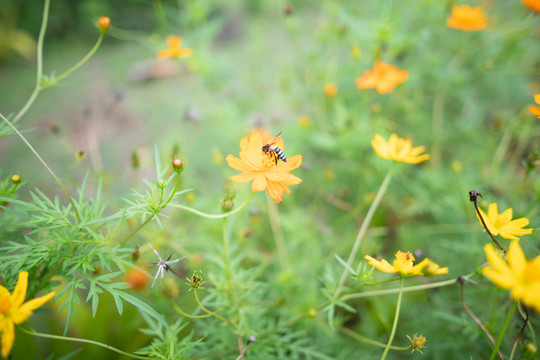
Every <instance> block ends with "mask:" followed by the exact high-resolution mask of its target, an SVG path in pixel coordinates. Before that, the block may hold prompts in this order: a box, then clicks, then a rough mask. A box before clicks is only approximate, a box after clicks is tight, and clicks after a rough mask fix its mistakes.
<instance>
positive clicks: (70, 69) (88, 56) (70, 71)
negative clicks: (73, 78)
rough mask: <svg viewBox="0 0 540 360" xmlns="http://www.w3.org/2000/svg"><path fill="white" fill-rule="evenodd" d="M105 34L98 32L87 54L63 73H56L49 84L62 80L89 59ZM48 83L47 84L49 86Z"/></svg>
mask: <svg viewBox="0 0 540 360" xmlns="http://www.w3.org/2000/svg"><path fill="white" fill-rule="evenodd" d="M104 36H105V34H104V33H100V34H99V38H98V39H97V41H96V44H95V45H94V47H93V48H92V49H91V50H90V51H89V52H88V54H86V56H85V57H83V58H82V59H81V60H80V61H79V62H78V63H76V64H75V65H73V66H72V67H71V68H69V69H68V70H66V71H65V72H64V73H62V74H60V75H58V76H57V77H56V78H55V79H54V83H53V84H51V85H54V84H56V83H58V82H60V81H62V80H63V79H65V78H66V77H68V76H69V75H71V73H73V72H74V71H75V70H77V69H78V68H80V67H81V66H83V65H84V63H85V62H87V61H88V59H90V58H91V57H92V55H94V53H95V52H96V51H97V49H98V48H99V45H101V42H102V41H103V37H104ZM51 85H49V86H51Z"/></svg>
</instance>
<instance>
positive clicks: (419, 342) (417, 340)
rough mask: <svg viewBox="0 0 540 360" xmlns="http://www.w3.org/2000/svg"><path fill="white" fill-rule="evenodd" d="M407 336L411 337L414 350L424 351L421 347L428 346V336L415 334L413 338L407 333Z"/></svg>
mask: <svg viewBox="0 0 540 360" xmlns="http://www.w3.org/2000/svg"><path fill="white" fill-rule="evenodd" d="M407 337H408V338H409V340H410V341H411V348H412V351H413V352H414V351H420V352H422V351H421V350H420V349H422V348H424V347H425V346H426V342H427V340H426V337H425V336H423V335H420V336H416V334H414V335H413V338H412V339H411V338H410V337H409V335H407Z"/></svg>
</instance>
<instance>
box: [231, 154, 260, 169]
mask: <svg viewBox="0 0 540 360" xmlns="http://www.w3.org/2000/svg"><path fill="white" fill-rule="evenodd" d="M225 160H226V161H227V164H229V166H230V167H232V168H233V169H234V170H238V171H253V170H257V169H256V168H254V167H253V166H251V165H250V164H249V163H247V162H245V161H242V160H240V159H239V158H237V157H236V156H234V155H227V157H226V158H225Z"/></svg>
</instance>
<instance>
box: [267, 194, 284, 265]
mask: <svg viewBox="0 0 540 360" xmlns="http://www.w3.org/2000/svg"><path fill="white" fill-rule="evenodd" d="M266 203H267V204H268V215H269V217H270V227H271V228H272V233H273V234H274V240H275V242H276V249H277V253H278V257H279V263H280V264H281V269H282V270H286V269H288V268H289V258H288V256H287V248H286V247H285V238H284V237H283V229H282V228H281V222H280V220H279V211H278V207H277V204H276V203H275V202H274V201H273V200H272V199H270V196H267V197H266Z"/></svg>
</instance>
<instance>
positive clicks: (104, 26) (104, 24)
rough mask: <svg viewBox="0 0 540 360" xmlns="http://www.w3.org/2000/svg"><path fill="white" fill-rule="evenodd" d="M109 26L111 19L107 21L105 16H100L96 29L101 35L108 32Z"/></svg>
mask: <svg viewBox="0 0 540 360" xmlns="http://www.w3.org/2000/svg"><path fill="white" fill-rule="evenodd" d="M109 26H111V19H109V18H108V17H106V16H102V17H100V18H99V20H98V29H99V31H101V32H102V33H106V32H107V31H108V30H109Z"/></svg>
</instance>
